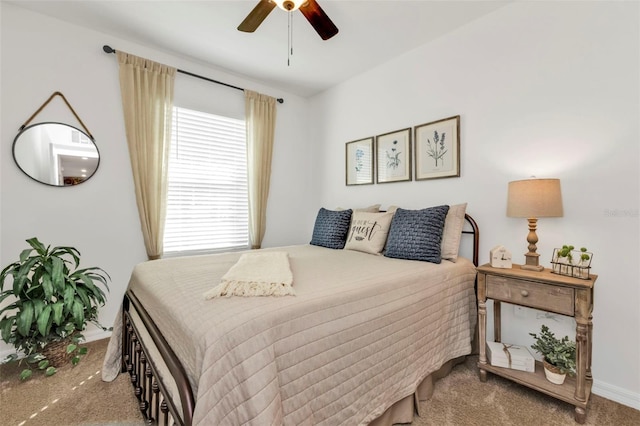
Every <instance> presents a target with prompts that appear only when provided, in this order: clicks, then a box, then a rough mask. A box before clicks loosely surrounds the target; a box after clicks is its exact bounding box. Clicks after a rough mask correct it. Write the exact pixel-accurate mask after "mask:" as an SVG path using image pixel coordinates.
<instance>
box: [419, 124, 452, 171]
mask: <svg viewBox="0 0 640 426" xmlns="http://www.w3.org/2000/svg"><path fill="white" fill-rule="evenodd" d="M414 133H415V146H414V149H415V152H414V158H415V176H416V180H426V179H440V178H448V177H460V116H459V115H455V116H453V117H448V118H443V119H442V120H437V121H432V122H430V123H425V124H421V125H419V126H415V128H414Z"/></svg>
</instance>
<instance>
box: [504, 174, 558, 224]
mask: <svg viewBox="0 0 640 426" xmlns="http://www.w3.org/2000/svg"><path fill="white" fill-rule="evenodd" d="M562 215H563V211H562V193H561V191H560V180H559V179H525V180H517V181H513V182H509V191H508V196H507V216H508V217H526V218H538V217H561V216H562Z"/></svg>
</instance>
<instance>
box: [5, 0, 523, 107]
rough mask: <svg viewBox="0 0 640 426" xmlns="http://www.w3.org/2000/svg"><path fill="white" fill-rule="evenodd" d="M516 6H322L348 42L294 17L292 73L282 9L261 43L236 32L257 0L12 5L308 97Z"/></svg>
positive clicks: (374, 2)
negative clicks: (322, 34) (321, 34)
mask: <svg viewBox="0 0 640 426" xmlns="http://www.w3.org/2000/svg"><path fill="white" fill-rule="evenodd" d="M509 1H510V0H499V1H484V0H464V1H462V0H421V1H420V0H395V1H382V0H369V1H365V0H318V3H319V4H320V6H321V7H322V8H323V9H324V11H325V12H326V14H327V15H328V16H329V17H330V18H331V20H332V21H333V22H334V23H335V25H336V26H337V27H338V28H339V30H340V32H339V33H338V34H337V35H336V36H335V37H333V38H331V39H329V40H327V41H323V40H322V39H321V38H320V37H319V36H318V35H317V33H316V32H315V31H314V30H313V28H312V27H311V25H310V24H309V23H308V22H307V21H306V19H305V18H304V16H303V15H302V14H301V13H300V12H299V11H296V12H293V13H294V15H293V56H292V57H291V62H290V65H289V66H288V65H287V50H288V49H287V40H288V32H287V12H285V11H283V10H281V9H278V8H275V9H274V10H273V11H272V12H271V14H270V15H269V16H267V18H266V19H265V20H264V22H263V23H262V24H261V25H260V27H259V28H258V30H257V31H256V32H255V33H243V32H240V31H237V30H236V27H237V26H238V24H240V22H242V20H243V19H244V18H245V16H246V15H247V14H248V13H249V12H250V11H251V10H252V9H253V7H254V6H255V5H256V4H257V2H258V0H227V1H221V0H208V1H193V0H182V1H167V0H155V1H152V0H147V1H113V0H112V1H105V0H85V1H77V0H73V1H69V0H67V1H57V0H50V1H24V0H22V1H20V0H16V1H7V2H8V3H13V4H15V5H18V6H20V7H23V8H26V9H30V10H33V11H36V12H40V13H43V14H45V15H49V16H53V17H56V18H59V19H61V20H64V21H68V22H71V23H74V24H78V25H82V26H86V27H88V28H92V29H95V30H98V31H101V32H104V33H107V34H112V35H115V36H117V37H120V38H123V39H126V40H129V41H132V42H136V43H139V44H144V45H145V46H149V47H152V48H156V49H159V50H162V51H165V52H168V53H172V54H176V55H178V56H181V57H186V58H189V59H191V60H195V61H197V62H200V63H204V64H207V65H211V66H214V67H215V68H218V69H221V70H224V71H228V72H231V73H233V74H237V75H242V76H246V77H248V78H250V79H252V80H257V81H260V82H264V83H265V84H267V85H271V86H274V87H276V88H281V89H283V90H287V91H289V92H291V93H295V94H298V95H300V96H304V97H307V96H311V95H313V94H316V93H318V92H321V91H323V90H325V89H327V88H329V87H331V86H334V85H336V84H338V83H340V82H342V81H344V80H346V79H348V78H350V77H352V76H354V75H357V74H359V73H361V72H364V71H366V70H368V69H370V68H372V67H375V66H376V65H378V64H381V63H384V62H387V61H388V60H390V59H391V58H394V57H396V56H398V55H401V54H402V53H404V52H407V51H409V50H411V49H414V48H416V47H418V46H420V45H423V44H425V43H427V42H429V41H431V40H434V39H436V38H438V37H440V36H442V35H443V34H445V33H447V32H450V31H453V30H455V29H456V28H458V27H460V26H463V25H465V24H467V23H469V22H471V21H473V20H475V19H477V18H479V17H481V16H483V15H485V14H488V13H491V12H492V11H494V10H495V9H497V8H499V7H501V6H504V5H505V4H507V3H508V2H509ZM105 43H107V41H106V40H105ZM99 47H101V46H99ZM99 47H98V46H97V48H99ZM111 47H113V48H114V49H116V50H117V49H118V46H111ZM130 53H133V54H135V53H136V52H130ZM168 65H172V64H168ZM187 71H188V70H187Z"/></svg>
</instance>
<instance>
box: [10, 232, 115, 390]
mask: <svg viewBox="0 0 640 426" xmlns="http://www.w3.org/2000/svg"><path fill="white" fill-rule="evenodd" d="M27 243H29V245H30V246H31V248H30V249H25V250H23V251H22V252H21V253H20V257H19V260H17V261H15V262H13V263H11V264H10V265H8V266H7V267H5V268H4V269H3V270H2V272H0V303H1V302H3V301H4V300H5V299H8V301H9V304H8V305H6V306H4V307H2V309H0V336H1V337H2V340H4V341H5V342H6V343H8V344H10V345H13V346H14V347H15V348H16V354H12V355H10V356H9V357H8V358H7V359H6V360H5V362H7V361H13V360H15V359H17V358H18V352H22V353H23V354H24V355H25V358H24V359H25V360H26V361H27V368H25V369H24V370H23V371H22V372H21V374H20V377H21V378H22V379H23V380H24V379H27V378H28V377H30V376H31V374H32V370H31V367H30V365H37V367H38V368H39V369H41V370H45V373H46V375H51V374H54V373H55V372H56V367H60V366H61V365H62V364H63V363H65V362H68V361H71V362H72V363H73V364H74V365H75V364H77V362H78V361H79V359H80V358H79V355H83V354H84V353H86V348H79V347H78V343H79V342H80V341H81V340H82V339H83V336H82V334H81V332H82V331H83V330H84V329H85V327H86V325H87V323H88V322H92V323H94V324H95V325H97V326H98V327H100V328H101V329H103V330H106V328H104V327H102V326H101V325H100V324H99V323H98V306H104V304H105V293H104V291H103V290H102V288H101V287H104V288H105V289H106V290H107V291H108V290H109V287H108V286H107V279H110V277H109V275H108V274H107V273H106V272H105V271H104V270H103V269H101V268H98V267H90V268H83V269H78V266H79V264H80V252H79V251H78V250H76V249H75V248H73V247H54V248H51V247H50V246H47V247H45V246H44V245H43V244H42V243H41V242H40V241H38V239H37V238H31V239H29V240H27ZM9 276H11V277H12V280H7V278H8V277H9ZM9 281H11V283H9ZM5 284H9V285H7V286H6V287H7V289H6V290H5ZM21 362H22V360H21Z"/></svg>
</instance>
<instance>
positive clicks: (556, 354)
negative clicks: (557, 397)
mask: <svg viewBox="0 0 640 426" xmlns="http://www.w3.org/2000/svg"><path fill="white" fill-rule="evenodd" d="M529 335H530V336H532V337H533V338H534V339H535V343H534V344H533V345H531V348H533V349H535V350H536V351H538V352H539V353H540V354H541V355H542V356H543V365H544V372H545V376H546V378H547V380H549V381H550V382H552V383H556V384H562V383H564V379H565V377H566V375H567V374H569V375H573V374H575V371H576V344H575V342H573V341H571V340H569V337H568V336H564V337H563V338H562V339H558V338H557V337H556V336H555V335H554V334H553V332H551V330H549V327H547V326H546V325H544V324H543V325H542V327H541V329H540V335H537V334H536V333H529Z"/></svg>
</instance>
